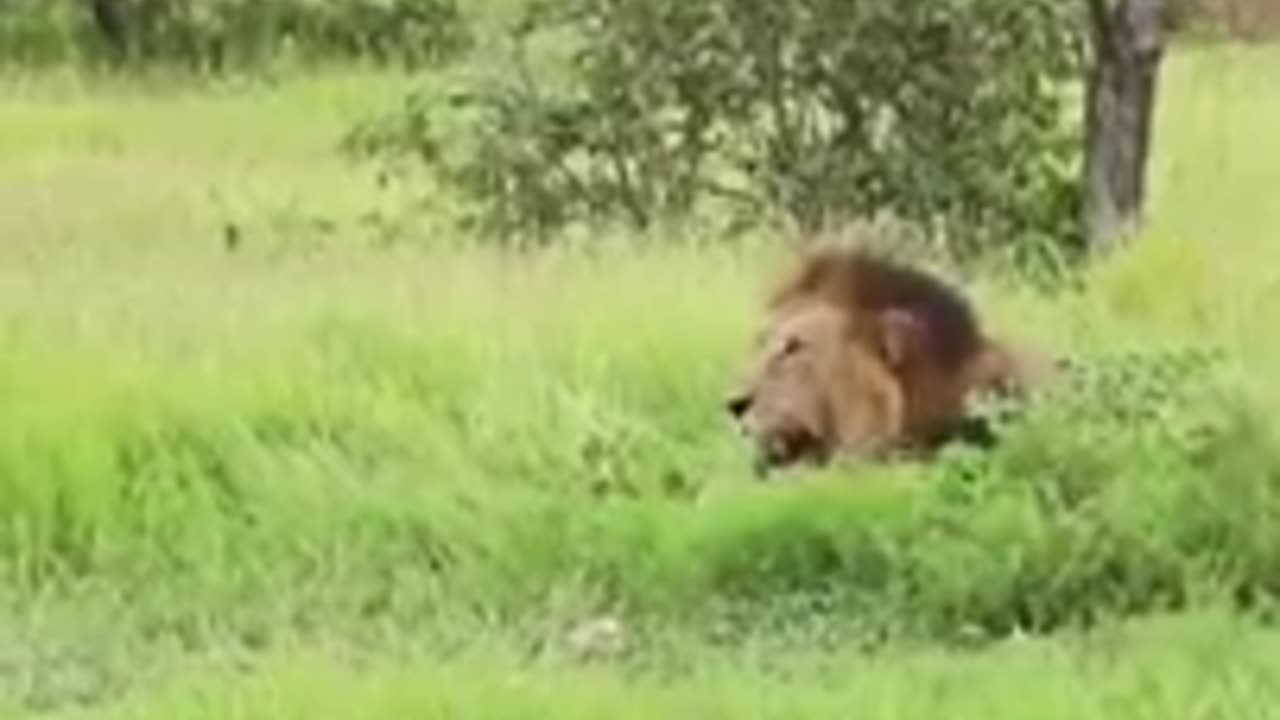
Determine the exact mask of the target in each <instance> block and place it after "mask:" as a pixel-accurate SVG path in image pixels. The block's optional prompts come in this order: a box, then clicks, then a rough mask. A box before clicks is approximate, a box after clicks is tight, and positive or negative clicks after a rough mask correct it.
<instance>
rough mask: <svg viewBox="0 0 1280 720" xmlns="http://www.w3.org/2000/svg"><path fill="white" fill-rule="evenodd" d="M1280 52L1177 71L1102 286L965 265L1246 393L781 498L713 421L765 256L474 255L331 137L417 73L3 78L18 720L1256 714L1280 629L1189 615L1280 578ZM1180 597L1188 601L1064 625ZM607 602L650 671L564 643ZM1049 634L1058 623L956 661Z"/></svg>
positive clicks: (2, 317)
mask: <svg viewBox="0 0 1280 720" xmlns="http://www.w3.org/2000/svg"><path fill="white" fill-rule="evenodd" d="M1278 67H1280V55H1278V54H1277V52H1276V50H1275V49H1274V48H1267V47H1259V48H1251V49H1215V50H1196V51H1186V52H1183V53H1180V54H1179V55H1177V56H1175V57H1174V58H1172V60H1171V65H1170V67H1169V73H1168V80H1167V83H1166V85H1165V91H1166V96H1165V98H1164V104H1163V106H1162V108H1161V117H1160V124H1159V128H1158V151H1157V155H1156V158H1155V163H1154V168H1153V174H1154V186H1153V191H1154V198H1153V207H1152V222H1151V227H1150V232H1149V235H1148V236H1147V237H1145V238H1143V239H1142V241H1141V242H1140V243H1138V244H1137V245H1135V246H1134V247H1133V248H1132V250H1131V251H1129V252H1127V253H1126V254H1125V255H1123V256H1121V257H1118V258H1116V259H1115V260H1114V261H1111V262H1109V263H1107V264H1106V265H1104V266H1101V267H1099V268H1098V269H1097V271H1096V272H1095V273H1094V274H1093V275H1092V276H1091V277H1090V279H1089V284H1088V288H1087V290H1086V291H1085V292H1083V293H1081V294H1079V295H1072V296H1064V297H1058V298H1047V297H1040V296H1037V295H1034V294H1033V293H1032V292H1031V291H1029V290H1027V289H1024V288H1019V287H1011V286H1009V285H1007V284H1006V283H1002V282H1000V281H999V279H998V278H982V279H978V280H977V281H975V284H974V285H973V289H974V293H975V295H976V297H977V298H978V299H979V300H980V302H982V304H983V306H984V307H985V308H988V309H989V310H990V313H991V315H992V316H993V319H994V321H995V322H996V323H997V324H998V325H999V326H1001V327H1002V328H1007V329H1008V330H1009V331H1010V332H1013V333H1016V334H1020V335H1023V336H1026V337H1029V338H1032V339H1036V340H1039V341H1041V342H1043V343H1044V344H1046V345H1047V346H1049V347H1051V348H1054V349H1058V350H1063V351H1069V352H1073V353H1082V354H1090V353H1100V352H1104V351H1106V352H1114V351H1119V350H1126V349H1130V348H1142V349H1147V350H1151V349H1153V348H1158V347H1161V346H1164V345H1170V344H1180V343H1190V342H1194V343H1204V342H1207V343H1211V344H1215V345H1219V346H1222V347H1224V348H1225V349H1226V350H1227V352H1228V355H1229V357H1230V358H1231V360H1232V367H1231V370H1232V371H1233V374H1230V375H1228V377H1234V378H1235V379H1236V380H1237V381H1238V382H1239V383H1241V384H1242V385H1243V387H1244V388H1245V389H1246V390H1247V391H1248V393H1247V394H1248V395H1249V398H1250V399H1249V402H1247V403H1242V402H1240V401H1238V400H1236V399H1235V398H1234V396H1229V397H1228V399H1227V400H1219V399H1216V398H1214V397H1210V398H1204V397H1200V396H1198V395H1194V394H1192V396H1191V397H1190V398H1189V399H1187V400H1182V401H1178V402H1176V403H1174V404H1172V405H1170V406H1169V407H1172V408H1173V410H1174V414H1173V416H1172V419H1171V420H1169V421H1166V422H1150V423H1134V422H1132V421H1131V420H1126V419H1125V418H1119V419H1117V418H1115V417H1112V416H1109V415H1106V414H1105V413H1103V414H1101V415H1099V414H1098V412H1097V410H1096V408H1095V407H1094V406H1093V405H1091V404H1090V403H1088V402H1086V403H1082V404H1080V405H1079V406H1074V405H1073V406H1069V407H1065V408H1062V409H1059V410H1057V411H1050V412H1048V413H1047V414H1045V415H1044V416H1043V417H1038V418H1036V419H1034V420H1033V421H1032V422H1030V423H1029V424H1027V425H1026V426H1025V427H1022V428H1020V429H1018V430H1017V431H1016V432H1015V434H1014V436H1013V438H1012V440H1011V442H1010V443H1009V445H1008V446H1007V447H1005V448H1003V449H1002V450H1001V451H999V452H998V453H995V454H994V455H993V456H990V457H987V458H971V457H965V456H957V457H953V458H949V459H948V460H947V461H946V462H944V463H942V464H941V465H939V466H936V467H903V468H892V469H880V470H871V469H865V470H847V471H840V472H831V473H824V474H819V475H820V476H819V477H815V478H812V479H813V480H815V481H816V482H813V483H809V484H805V485H803V486H786V487H759V486H756V485H754V484H753V483H751V482H750V481H749V479H748V474H747V472H746V469H747V468H746V459H745V457H743V453H742V449H741V448H740V447H739V446H738V444H737V443H736V441H735V440H734V438H733V437H732V435H731V433H729V432H728V429H727V427H725V425H724V423H723V422H722V420H721V418H720V417H719V412H718V399H719V393H720V391H721V389H722V388H723V387H724V383H725V381H726V380H727V379H728V373H730V372H731V371H732V369H733V367H734V364H735V362H736V361H737V360H738V358H739V353H740V350H741V348H742V346H743V341H744V338H745V336H746V331H747V329H748V324H749V322H750V321H751V312H752V310H753V308H754V306H753V304H752V303H753V301H754V298H755V297H756V295H755V293H756V290H757V289H758V288H759V283H760V282H761V281H762V280H763V279H764V278H765V277H766V276H767V275H768V273H769V272H770V271H771V270H772V268H773V264H772V262H773V260H774V259H775V256H774V255H773V254H772V253H770V252H767V251H759V250H751V249H750V248H748V249H744V250H740V251H738V250H731V249H724V248H720V249H715V248H706V247H696V246H693V245H692V244H690V245H687V246H686V245H677V246H672V247H667V248H647V249H644V250H640V251H627V250H622V249H617V248H612V247H611V248H608V249H603V250H601V251H599V252H597V253H594V254H584V253H581V252H576V251H562V252H558V253H549V254H547V255H544V256H539V257H536V258H526V259H522V260H519V261H517V260H513V259H512V258H504V257H500V256H497V255H494V254H491V253H487V252H484V251H479V250H467V249H458V248H457V247H456V245H455V244H454V243H452V242H451V241H452V240H453V239H454V238H453V237H452V236H450V235H448V234H447V225H446V224H445V223H443V222H439V221H438V219H432V218H426V219H421V218H415V217H412V216H410V215H408V214H406V213H405V212H403V207H404V205H403V198H401V197H397V196H396V195H395V194H387V193H383V192H379V191H378V189H377V186H376V184H375V183H374V179H373V177H372V176H371V174H370V173H368V172H363V171H354V170H352V169H351V168H350V167H348V166H346V165H344V164H343V163H342V162H341V160H340V158H338V157H337V156H336V155H335V153H334V146H335V143H336V140H337V138H338V136H339V135H340V133H341V132H342V131H343V130H344V129H345V128H346V126H347V125H348V124H349V123H351V122H352V121H354V120H356V119H358V118H359V117H361V116H362V115H363V114H364V113H366V112H368V111H370V110H373V109H376V108H378V107H380V106H381V105H383V104H384V103H388V102H394V101H395V100H396V98H397V93H398V92H399V91H400V89H401V87H402V84H401V78H396V77H394V76H391V75H376V74H367V73H356V72H350V73H336V72H335V73H327V74H325V75H323V76H318V77H310V78H294V79H290V80H287V81H283V83H282V84H280V85H275V86H271V85H255V84H248V85H241V86H230V87H221V88H202V89H199V90H188V91H182V92H172V91H169V92H161V91H157V90H156V89H154V88H151V89H146V88H143V87H140V86H132V85H123V86H120V85H107V84H100V83H92V84H88V85H85V84H82V83H80V82H79V81H77V80H75V79H74V78H69V77H64V78H52V77H41V78H39V79H37V80H30V79H28V80H23V79H20V78H10V79H8V80H7V81H6V82H7V83H9V85H10V86H11V88H12V91H11V92H6V93H5V95H4V97H5V100H3V103H4V106H3V113H0V128H2V129H3V132H0V159H2V160H0V238H2V239H3V240H4V242H3V243H2V244H0V332H3V334H4V338H5V352H4V353H3V354H0V427H3V428H4V429H5V430H4V432H3V433H0V572H3V576H4V583H3V585H2V586H0V587H2V589H0V698H5V699H9V702H10V703H11V704H12V705H13V706H14V708H13V712H12V713H11V715H13V716H15V717H27V716H34V715H36V714H39V713H46V712H48V713H54V714H74V715H81V716H84V715H83V714H88V716H90V717H98V716H104V717H153V716H154V717H179V718H181V717H200V716H202V715H214V716H219V717H222V716H227V715H232V716H243V717H290V716H302V715H307V716H311V715H320V716H326V715H332V716H339V715H360V716H365V717H383V716H386V717H392V716H401V715H422V716H426V717H432V716H441V717H450V716H456V715H463V714H465V715H466V716H468V717H471V716H479V717H486V716H491V717H525V716H531V715H543V716H549V717H588V716H590V717H595V716H601V715H604V716H620V717H651V716H654V715H663V714H679V715H694V714H700V715H703V716H705V715H708V714H710V715H712V716H725V717H774V716H782V715H784V714H785V715H786V716H788V717H791V716H795V715H796V714H803V715H812V716H814V717H825V716H828V715H831V716H834V715H835V714H836V713H837V712H840V713H847V712H848V709H849V708H851V707H853V708H857V709H858V710H859V711H861V712H863V713H865V714H870V715H872V716H875V715H876V714H877V713H878V714H879V715H881V716H884V717H916V716H920V717H923V716H925V715H926V713H927V714H929V715H931V716H932V715H936V714H937V713H938V712H941V711H945V712H947V713H948V714H950V715H956V716H959V717H966V716H969V715H973V716H978V715H979V713H983V714H984V715H988V716H989V715H992V714H1002V715H1013V714H1016V713H1018V712H1020V711H1022V709H1023V708H1025V707H1027V706H1028V705H1029V704H1034V705H1035V706H1037V707H1039V708H1043V709H1044V711H1045V712H1050V713H1059V714H1062V715H1063V716H1067V715H1068V714H1070V716H1072V717H1081V716H1084V717H1089V716H1094V715H1096V716H1102V715H1104V714H1105V715H1106V716H1109V717H1110V716H1117V715H1119V716H1124V717H1147V716H1150V717H1162V718H1163V717H1170V716H1181V715H1186V716H1195V717H1199V716H1201V715H1213V714H1228V713H1229V714H1231V715H1232V716H1239V715H1242V714H1244V715H1252V714H1258V715H1263V714H1265V713H1266V712H1267V711H1266V708H1267V707H1268V705H1269V704H1274V703H1269V702H1268V700H1270V699H1272V698H1271V695H1272V694H1273V693H1274V691H1273V690H1271V683H1268V682H1266V680H1265V678H1266V677H1267V676H1268V673H1271V672H1272V671H1274V668H1273V667H1272V665H1274V663H1275V658H1276V657H1280V655H1277V653H1276V649H1275V638H1274V635H1273V634H1272V631H1271V630H1268V629H1266V628H1264V627H1259V626H1257V625H1255V624H1254V623H1252V622H1251V621H1246V620H1245V619H1244V618H1243V617H1242V616H1237V615H1235V614H1234V613H1229V614H1225V615H1222V614H1217V615H1214V614H1210V615H1207V616H1206V615H1204V614H1200V613H1198V612H1196V611H1194V610H1190V609H1187V608H1188V607H1191V608H1203V607H1216V606H1217V603H1219V602H1220V601H1222V600H1229V601H1236V600H1239V599H1241V598H1254V599H1257V598H1265V597H1267V596H1269V595H1271V594H1273V593H1274V590H1275V588H1276V582H1277V579H1278V578H1280V575H1278V574H1277V573H1276V572H1275V568H1280V551H1277V550H1275V548H1277V547H1280V542H1277V541H1280V538H1277V537H1276V535H1275V531H1274V530H1273V529H1272V526H1273V523H1271V514H1272V513H1273V511H1274V510H1275V509H1280V508H1277V501H1278V500H1280V445H1277V444H1276V441H1275V439H1274V438H1273V437H1272V435H1271V430H1270V426H1271V423H1270V419H1271V418H1274V417H1276V413H1277V412H1278V411H1280V409H1278V408H1277V406H1276V401H1277V400H1278V399H1280V396H1277V395H1276V391H1277V389H1278V388H1277V386H1276V384H1275V383H1274V381H1273V380H1272V377H1273V376H1274V373H1272V372H1271V371H1270V368H1271V367H1274V366H1275V363H1276V362H1277V361H1278V360H1280V344H1277V343H1276V342H1274V341H1272V337H1273V327H1274V325H1273V322H1274V321H1273V320H1272V319H1271V318H1272V317H1274V309H1276V306H1277V304H1278V301H1280V298H1277V296H1276V293H1275V288H1276V287H1277V285H1276V283H1275V278H1274V273H1275V272H1276V271H1275V270H1272V269H1271V268H1273V267H1275V265H1274V263H1272V262H1271V259H1272V258H1273V257H1274V256H1275V250H1274V248H1273V246H1272V240H1273V236H1274V231H1275V229H1276V228H1280V216H1277V213H1278V212H1280V210H1277V206H1276V205H1275V204H1274V203H1272V202H1269V200H1270V189H1271V188H1273V187H1275V183H1276V182H1277V181H1280V166H1277V165H1276V164H1275V163H1274V161H1273V160H1271V158H1273V157H1275V153H1274V152H1268V151H1267V150H1268V148H1274V147H1275V145H1276V143H1277V140H1276V139H1275V138H1274V133H1273V132H1272V131H1271V128H1272V127H1273V125H1274V123H1275V119H1276V118H1277V117H1280V105H1277V102H1278V101H1277V99H1276V96H1275V95H1274V93H1270V94H1269V91H1268V89H1267V88H1269V85H1267V83H1269V82H1270V78H1272V77H1273V76H1274V73H1275V71H1276V69H1277V68H1278ZM228 226H234V227H235V228H236V230H237V231H238V233H239V235H240V237H241V238H242V244H241V245H240V247H239V249H238V250H237V251H236V252H234V253H229V252H227V250H226V248H225V246H224V243H225V233H226V232H227V228H228ZM1201 384H1203V381H1201V380H1197V381H1196V382H1195V384H1194V386H1193V387H1192V390H1199V389H1203V388H1202V387H1200V385H1201ZM1156 389H1157V391H1159V392H1161V393H1171V392H1173V391H1174V390H1176V389H1178V388H1177V387H1175V386H1172V385H1169V386H1165V385H1160V386H1159V387H1157V388H1156ZM1139 390H1142V388H1135V387H1130V386H1129V384H1127V383H1121V384H1120V385H1118V386H1117V385H1107V386H1104V387H1103V389H1102V392H1101V394H1100V395H1101V398H1102V399H1107V400H1115V399H1116V398H1117V397H1120V399H1123V398H1124V397H1125V396H1127V395H1126V394H1127V393H1130V392H1131V391H1132V392H1137V391H1139ZM1088 399H1089V398H1086V400H1088ZM1093 399H1095V400H1096V399H1098V398H1097V397H1095V398H1093ZM1205 428H1207V429H1208V434H1207V435H1206V434H1205V431H1204V430H1205ZM850 475H856V477H852V478H851V477H849V476H850ZM1160 608H1174V609H1178V610H1183V611H1185V612H1187V613H1190V614H1187V615H1181V616H1178V617H1174V618H1172V619H1165V620H1151V621H1146V622H1142V623H1139V624H1138V625H1136V626H1121V627H1116V626H1114V625H1112V624H1111V623H1104V625H1103V628H1104V629H1102V630H1099V631H1098V633H1100V634H1097V635H1079V634H1077V633H1073V632H1071V631H1068V630H1063V629H1062V628H1063V627H1064V626H1071V625H1073V624H1074V625H1078V624H1085V623H1089V624H1092V623H1096V622H1097V621H1098V620H1099V619H1100V618H1107V617H1112V616H1115V615H1128V614H1133V613H1139V612H1147V611H1156V610H1159V609H1160ZM599 612H613V613H617V614H619V615H621V616H622V617H624V618H625V619H626V621H627V623H628V627H629V628H632V629H633V630H634V632H635V636H634V641H635V642H636V643H637V644H638V650H637V655H636V657H634V658H632V659H631V660H628V661H626V662H619V663H616V664H612V665H607V666H605V667H603V668H596V669H582V668H577V667H574V666H572V665H566V664H563V663H557V662H555V661H554V653H550V656H552V657H551V659H549V660H548V659H546V656H547V655H548V653H540V652H538V648H540V647H543V646H545V645H546V644H547V643H551V644H552V646H554V645H555V643H556V642H557V641H558V639H559V638H561V637H562V635H563V629H564V628H565V627H566V626H568V625H569V624H571V623H572V622H574V621H575V620H577V619H579V618H582V617H584V616H588V615H591V614H594V613H599ZM1019 626H1020V627H1023V628H1025V629H1032V630H1044V631H1048V630H1054V629H1056V630H1059V633H1060V634H1058V635H1052V636H1049V637H1046V638H1043V639H1038V640H1034V641H1030V642H1029V643H1024V644H1013V645H1008V646H1005V645H997V646H995V647H987V648H986V649H983V650H980V651H961V650H959V649H957V647H958V644H959V643H961V642H964V641H967V640H971V639H973V638H974V637H978V638H993V637H996V638H998V637H1000V636H1003V635H1005V634H1006V633H1007V632H1008V631H1009V630H1010V629H1011V628H1015V627H1019ZM885 637H889V638H891V642H890V643H889V648H888V649H882V650H881V651H880V652H879V653H876V654H874V655H867V654H864V653H863V652H861V651H860V648H861V647H863V646H864V645H865V644H867V643H872V642H879V641H880V640H883V639H884V638H885ZM1091 638H1092V639H1091ZM1097 638H1104V639H1105V638H1110V640H1108V641H1107V642H1108V643H1110V644H1107V645H1106V646H1105V647H1103V648H1099V647H1097V646H1096V645H1092V644H1090V643H1095V642H1098V640H1097ZM921 644H923V646H921ZM531 656H533V657H542V658H543V660H542V661H539V662H534V661H531V660H530V657H531ZM1206 658H1209V659H1206ZM246 668H248V669H250V670H251V672H245V669H246ZM513 677H515V678H517V679H519V678H521V677H523V678H524V679H523V680H522V681H520V682H516V681H513V680H512V678H513ZM513 682H515V684H511V683H513ZM922 683H923V685H922ZM921 687H933V688H937V689H938V693H940V694H937V695H930V694H928V693H924V692H921V690H920V688H921ZM957 688H963V689H964V690H967V691H968V692H960V691H959V690H957ZM571 698H572V699H571ZM77 706H78V707H80V708H82V709H80V710H76V709H73V708H75V707H77ZM3 712H4V710H3V705H2V704H0V717H3ZM82 713H83V714H82Z"/></svg>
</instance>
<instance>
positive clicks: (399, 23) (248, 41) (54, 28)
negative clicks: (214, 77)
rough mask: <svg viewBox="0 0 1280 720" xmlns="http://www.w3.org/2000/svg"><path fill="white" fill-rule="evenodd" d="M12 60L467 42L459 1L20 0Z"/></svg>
mask: <svg viewBox="0 0 1280 720" xmlns="http://www.w3.org/2000/svg"><path fill="white" fill-rule="evenodd" d="M10 4H11V5H13V7H12V8H6V10H5V13H4V17H2V18H0V47H3V48H4V51H3V57H4V59H6V60H8V61H11V62H22V63H35V62H43V63H50V62H69V61H77V60H79V61H95V60H104V59H110V60H117V61H118V60H129V61H135V62H165V63H177V64H180V65H185V66H189V67H194V68H201V69H214V70H219V69H224V68H228V67H233V66H236V67H253V66H255V65H257V64H259V63H262V62H264V61H267V60H271V59H273V58H274V57H275V56H277V55H279V54H281V53H283V52H286V51H293V52H297V53H298V54H300V55H301V56H303V57H304V58H306V59H320V58H347V59H350V58H359V59H369V60H373V61H377V62H400V63H405V64H408V65H419V64H423V63H428V62H435V61H438V60H441V59H443V58H447V57H451V56H453V55H455V54H456V53H458V52H459V51H461V50H462V49H463V48H465V47H466V46H467V44H468V42H469V36H468V33H467V28H466V24H465V23H464V21H463V18H462V16H461V14H460V12H459V10H458V7H457V5H456V3H455V2H454V0H334V1H330V2H312V1H310V0H267V1H265V2H264V1H261V0H103V1H102V2H96V3H88V2H80V1H79V0H14V2H13V3H10Z"/></svg>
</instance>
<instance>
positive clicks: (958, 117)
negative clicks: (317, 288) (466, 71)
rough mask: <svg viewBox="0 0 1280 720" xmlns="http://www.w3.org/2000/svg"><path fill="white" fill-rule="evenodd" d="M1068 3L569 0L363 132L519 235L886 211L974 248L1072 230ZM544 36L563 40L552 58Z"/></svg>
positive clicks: (809, 221) (360, 134) (492, 222)
mask: <svg viewBox="0 0 1280 720" xmlns="http://www.w3.org/2000/svg"><path fill="white" fill-rule="evenodd" d="M1070 7H1071V4H1069V3H1060V2H1055V1H1054V0H1034V1H1033V2H1022V3H1008V2H1004V1H1003V0H951V1H948V2H941V3H923V4H921V3H908V4H903V3H898V2H892V1H891V0H859V2H847V1H844V0H841V1H838V2H837V1H836V0H797V1H796V2H787V3H758V2H744V1H743V0H695V1H690V0H657V1H654V0H571V1H570V2H561V3H547V4H541V5H535V6H533V8H532V9H531V10H530V11H529V13H528V15H527V17H526V18H525V21H524V22H522V23H521V24H520V25H519V28H518V29H517V30H516V32H515V33H514V35H513V38H514V43H513V46H512V47H513V50H512V58H511V59H510V61H509V62H508V63H504V64H503V65H502V66H501V67H500V68H499V72H498V73H495V74H494V75H493V76H491V77H488V78H483V77H482V78H480V79H474V80H472V81H471V82H470V83H469V85H468V87H466V88H465V89H464V90H462V91H461V92H458V93H455V94H454V95H453V96H452V97H451V99H450V101H451V111H452V112H455V113H458V114H459V115H458V116H455V117H459V116H460V117H462V118H464V119H463V120H460V121H458V125H457V126H460V127H462V128H463V131H462V132H461V134H460V135H459V134H456V133H455V131H454V130H451V128H454V127H457V126H455V125H453V124H452V123H450V122H448V121H446V120H444V119H442V116H443V114H444V113H445V112H446V109H445V108H444V107H443V106H442V104H441V103H439V102H436V101H435V100H434V99H433V98H432V96H431V95H430V94H419V95H418V96H416V97H415V99H413V100H412V101H410V102H408V103H406V105H405V106H404V108H403V109H402V110H400V111H397V112H395V113H393V114H392V115H390V116H388V117H385V118H381V119H379V120H378V121H377V122H374V123H370V124H367V125H365V126H362V127H361V128H358V129H357V131H356V132H354V133H353V135H352V137H351V138H350V141H351V145H352V147H354V148H355V149H357V150H359V151H361V152H363V153H365V154H369V155H382V156H384V157H392V158H405V157H409V158H412V159H416V160H421V161H424V162H425V163H426V164H427V165H428V166H429V167H430V168H432V169H433V170H434V171H436V172H437V173H438V175H439V176H440V177H441V178H443V180H444V181H445V183H446V184H447V185H449V186H451V187H453V188H455V189H457V190H459V191H461V193H462V195H463V196H464V197H465V198H467V199H468V200H469V201H471V207H472V211H473V212H472V218H473V219H474V220H476V221H478V222H479V223H480V225H481V227H482V228H483V229H485V230H486V231H489V232H491V233H493V234H495V235H497V236H499V237H502V238H506V239H518V240H529V239H533V240H546V239H547V238H548V237H549V235H550V234H551V233H553V232H554V231H556V230H559V229H562V228H564V227H566V226H569V225H572V224H574V223H576V222H579V221H592V220H600V219H606V220H621V221H623V222H626V223H629V224H631V225H634V226H637V227H640V228H647V227H651V226H653V225H654V224H655V222H657V221H658V220H661V219H663V218H666V217H670V216H673V215H676V216H678V215H683V214H686V213H688V212H690V211H694V210H701V209H708V208H715V207H720V208H727V209H728V211H729V212H730V214H731V216H732V217H734V218H735V219H749V220H754V219H761V218H768V219H775V220H776V219H783V220H787V221H794V222H797V223H799V224H800V225H801V226H804V227H814V226H818V225H821V224H823V223H824V222H827V221H829V220H841V219H847V218H848V217H850V216H866V215H871V214H876V213H881V212H888V213H891V214H893V215H896V216H898V217H900V218H902V219H904V220H906V221H909V222H912V223H914V224H916V225H918V226H920V227H922V228H924V229H926V230H927V231H928V232H929V233H930V234H931V235H932V236H933V237H935V238H940V239H943V240H945V241H946V243H948V244H949V246H951V247H954V248H956V249H968V248H972V247H979V246H989V245H992V244H996V243H999V244H1006V243H1011V242H1014V241H1018V242H1019V243H1022V244H1024V245H1030V244H1034V243H1036V242H1040V241H1046V240H1047V241H1052V242H1054V243H1062V242H1066V241H1069V240H1070V239H1071V238H1072V237H1073V232H1074V231H1073V227H1074V221H1075V217H1076V215H1075V212H1076V207H1077V203H1078V199H1077V197H1076V189H1075V181H1076V170H1075V164H1076V152H1077V151H1076V148H1075V143H1074V142H1073V141H1072V138H1073V137H1074V135H1073V134H1072V132H1071V130H1072V128H1071V122H1070V121H1069V119H1068V117H1067V116H1066V115H1065V114H1064V112H1063V110H1064V107H1065V102H1066V98H1065V96H1064V92H1063V91H1064V83H1065V82H1067V81H1069V80H1072V79H1073V78H1075V77H1076V72H1077V61H1078V58H1077V48H1076V45H1075V36H1074V26H1073V24H1072V22H1071V20H1072V18H1071V16H1070V12H1071V11H1070ZM540 48H542V49H547V48H550V49H549V50H548V51H547V52H545V53H544V52H540V50H539V49H540Z"/></svg>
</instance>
